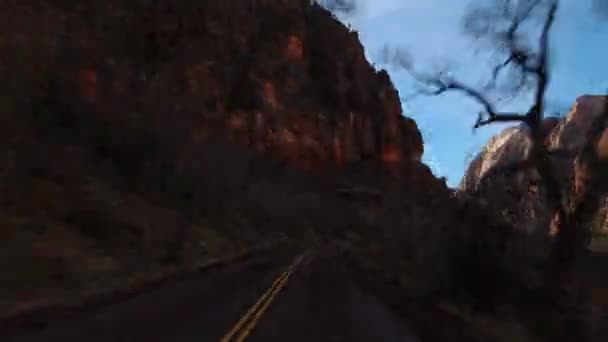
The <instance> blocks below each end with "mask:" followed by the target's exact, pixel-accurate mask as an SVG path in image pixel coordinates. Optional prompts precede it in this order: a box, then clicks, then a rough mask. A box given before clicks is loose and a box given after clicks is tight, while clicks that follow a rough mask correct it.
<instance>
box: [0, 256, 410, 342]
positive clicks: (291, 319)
mask: <svg viewBox="0 0 608 342" xmlns="http://www.w3.org/2000/svg"><path fill="white" fill-rule="evenodd" d="M294 260H295V262H291V261H290V262H285V261H281V260H276V259H275V258H273V257H270V256H266V257H259V258H256V259H255V260H248V261H245V262H242V263H237V264H234V265H229V266H226V267H223V268H219V269H214V270H211V271H208V272H207V273H205V274H203V275H200V276H197V277H193V278H190V279H185V280H180V281H176V282H175V283H173V284H170V285H167V286H165V287H162V288H159V289H156V290H153V291H149V292H147V293H144V294H140V295H138V296H135V297H133V298H131V299H128V300H126V301H123V302H120V303H115V304H111V305H107V306H105V307H102V308H100V309H99V310H97V311H95V312H91V313H88V314H86V315H82V316H81V317H75V318H71V319H66V320H63V321H59V322H54V323H52V324H49V325H48V326H47V327H45V328H44V329H42V330H38V331H24V332H19V334H17V335H13V336H11V337H6V336H5V337H2V332H0V337H1V340H2V341H4V342H9V341H10V342H41V341H45V342H54V341H56V342H72V341H74V342H75V341H93V342H95V341H104V342H110V341H111V342H122V341H129V342H132V341H176V342H178V341H179V342H186V341H197V342H201V341H252V342H259V341H307V342H310V341H323V342H325V341H327V342H337V341H353V342H357V341H389V342H390V341H405V342H415V341H418V340H417V339H416V338H414V337H413V336H412V335H411V333H410V331H409V330H408V329H407V327H406V325H405V324H404V322H403V321H401V320H400V319H399V318H398V317H396V316H395V315H394V314H392V313H391V312H390V311H389V310H388V309H387V307H386V306H385V305H384V304H383V303H381V302H380V301H379V300H378V299H376V298H375V297H373V296H371V295H368V294H366V293H365V292H364V291H362V290H361V289H360V288H359V287H358V286H357V285H356V284H355V282H354V281H352V280H351V278H350V277H349V276H348V273H347V272H346V270H345V269H344V267H343V266H342V265H341V263H340V262H339V261H337V259H334V258H333V255H332V254H331V253H324V252H315V253H307V254H303V255H300V256H299V257H298V258H295V259H294ZM252 308H253V310H252ZM247 313H249V314H250V315H247ZM245 318H246V319H245ZM238 322H241V324H240V325H239V324H237V323H238ZM231 331H232V334H229V333H230V332H231Z"/></svg>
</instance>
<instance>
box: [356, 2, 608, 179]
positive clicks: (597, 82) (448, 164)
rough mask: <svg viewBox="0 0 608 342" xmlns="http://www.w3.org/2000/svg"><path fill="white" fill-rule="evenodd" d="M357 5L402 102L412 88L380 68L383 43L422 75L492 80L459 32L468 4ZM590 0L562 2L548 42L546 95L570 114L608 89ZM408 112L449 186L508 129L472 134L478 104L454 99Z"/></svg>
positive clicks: (374, 54)
mask: <svg viewBox="0 0 608 342" xmlns="http://www.w3.org/2000/svg"><path fill="white" fill-rule="evenodd" d="M358 1H359V2H360V3H361V5H362V6H363V7H362V9H363V10H362V11H360V13H358V14H357V15H356V16H355V17H351V18H348V21H349V22H350V24H351V26H352V28H353V29H355V30H357V31H359V37H360V39H361V41H362V43H363V45H364V46H365V49H366V54H367V57H368V59H369V60H370V61H371V62H373V63H375V64H376V65H377V66H378V67H382V68H385V69H387V70H388V72H389V74H390V75H391V78H392V79H393V82H394V83H395V85H396V87H397V89H398V90H399V92H400V94H401V95H402V96H405V95H407V94H409V93H411V92H412V91H413V90H414V89H415V88H412V86H413V82H412V80H411V78H410V77H408V75H407V73H405V72H404V71H402V70H399V68H397V67H393V66H390V65H382V64H380V63H379V61H380V59H379V54H378V52H379V51H380V49H381V48H382V47H383V46H384V45H385V44H389V45H390V46H394V47H404V48H407V49H408V51H409V52H410V53H411V54H412V56H413V57H414V60H415V63H416V66H419V68H421V69H423V70H424V69H425V68H426V69H429V70H432V67H433V65H436V64H439V65H444V64H446V63H447V64H448V65H449V66H450V69H451V70H454V75H455V77H456V78H458V79H460V80H463V81H466V82H468V83H470V84H472V85H474V84H475V81H478V80H481V79H483V77H484V75H487V70H488V69H484V65H486V66H487V64H484V63H483V62H487V61H488V60H487V58H484V56H483V54H479V49H476V48H478V47H479V44H476V43H475V42H474V41H472V40H471V39H470V38H468V37H465V36H464V35H463V34H462V30H461V27H462V26H461V17H462V14H463V13H464V10H465V8H466V6H467V5H468V4H469V3H470V1H471V0H423V1H421V0H358ZM591 1H592V0H562V1H561V3H560V5H561V7H560V8H559V11H558V13H557V17H556V21H555V24H554V27H553V31H552V36H551V48H552V65H553V76H552V77H553V78H552V81H551V83H550V85H549V89H548V92H547V97H548V102H549V103H550V104H551V103H554V104H557V105H558V106H559V108H566V109H567V108H569V107H570V106H571V104H572V103H573V102H574V100H575V99H576V98H577V97H578V96H580V95H582V94H598V93H605V92H606V89H608V67H606V62H607V61H608V44H606V42H607V40H608V20H605V21H604V22H599V21H598V20H595V19H594V18H593V16H592V10H591ZM475 51H477V52H478V53H477V54H476V53H475ZM602 63H604V65H602ZM519 108H524V109H527V102H526V99H525V98H522V99H516V100H514V101H513V102H512V103H510V104H508V105H507V106H505V107H501V108H500V109H511V110H512V109H519ZM403 111H404V113H405V114H406V115H408V116H410V117H413V118H414V119H415V120H416V122H417V123H418V126H419V128H420V130H421V131H422V134H423V137H424V140H425V153H424V161H425V162H426V163H427V164H429V165H430V166H431V168H432V169H433V172H434V173H435V174H436V175H437V176H444V177H446V178H447V179H448V184H449V185H451V186H457V185H458V183H459V182H460V179H461V177H462V175H463V173H464V171H465V168H466V165H467V160H468V159H469V158H470V156H471V155H473V154H475V153H477V152H478V151H479V150H480V149H481V147H482V146H483V145H484V144H485V143H486V141H487V140H488V139H489V138H490V137H491V136H492V135H494V134H496V133H498V132H499V131H500V130H502V129H503V128H504V127H505V126H504V125H501V126H499V125H492V126H488V127H485V128H481V129H479V130H477V131H476V132H475V133H473V131H472V125H473V123H474V121H475V118H476V113H477V112H479V106H478V105H477V104H476V103H475V102H473V101H471V100H470V99H467V98H465V97H463V96H462V95H460V94H454V93H452V94H445V95H442V96H438V97H417V98H416V99H414V100H412V101H409V102H407V103H403Z"/></svg>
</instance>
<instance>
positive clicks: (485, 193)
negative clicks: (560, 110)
mask: <svg viewBox="0 0 608 342" xmlns="http://www.w3.org/2000/svg"><path fill="white" fill-rule="evenodd" d="M606 98H607V97H605V96H592V95H586V96H581V97H579V98H577V100H576V102H575V104H574V106H573V107H572V109H571V110H570V112H569V113H568V114H567V115H566V117H564V118H559V119H558V118H547V119H545V121H544V122H543V131H544V136H545V144H546V146H547V148H548V149H549V151H551V153H552V157H551V158H552V159H551V161H552V163H553V168H554V172H555V174H556V177H557V178H558V181H559V183H560V184H561V187H562V191H563V193H564V194H565V195H566V196H565V198H564V200H565V201H568V200H569V199H570V198H571V197H572V195H573V191H574V190H575V188H576V179H577V170H576V167H575V160H576V158H577V156H579V154H580V152H581V149H582V148H583V146H584V145H585V143H587V140H588V138H589V136H590V130H591V128H592V123H593V122H594V120H595V119H597V118H598V117H599V116H600V115H601V114H602V113H603V112H602V111H603V108H604V107H603V106H604V103H605V101H606ZM607 137H608V130H606V131H605V132H604V133H603V135H602V137H601V138H600V139H599V141H598V142H597V153H598V155H601V154H602V153H604V155H605V151H606V144H608V143H607V141H606V140H607V139H608V138H607ZM530 143H531V140H530V136H529V129H528V127H527V126H525V125H519V126H515V127H510V128H507V129H505V130H504V131H503V132H501V133H500V134H498V135H497V136H495V137H493V138H492V139H491V140H490V141H489V142H488V144H487V145H486V146H485V147H484V148H483V150H482V151H481V152H480V153H479V154H478V155H477V156H476V157H475V158H474V160H473V161H472V162H471V164H470V166H469V168H468V170H467V171H466V173H465V176H464V177H463V179H462V181H461V184H460V188H461V190H462V191H465V192H467V193H471V194H475V195H477V196H480V197H481V198H484V199H486V200H488V201H493V203H495V204H496V205H497V206H498V207H499V208H502V209H501V213H502V215H503V217H504V218H505V219H506V220H507V221H509V222H510V223H512V224H513V225H514V226H515V227H517V228H519V229H521V230H523V231H527V232H529V233H540V234H546V233H549V234H555V233H556V231H555V229H554V228H555V227H551V224H550V223H551V220H552V212H551V211H550V210H549V207H548V203H547V201H546V196H545V192H546V190H545V189H544V188H543V187H542V186H541V184H542V183H541V182H540V175H539V174H538V172H537V171H536V170H535V169H534V168H532V167H528V166H529V165H527V166H526V165H525V161H526V159H527V157H528V154H529V153H530V147H531V145H530ZM605 208H606V207H605ZM602 213H603V214H602ZM602 213H598V215H604V216H603V219H601V220H600V219H599V218H598V220H600V221H601V222H606V219H605V210H604V211H602ZM600 226H601V225H600ZM599 229H608V226H606V227H605V228H599Z"/></svg>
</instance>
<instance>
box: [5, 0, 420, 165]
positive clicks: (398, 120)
mask: <svg viewBox="0 0 608 342" xmlns="http://www.w3.org/2000/svg"><path fill="white" fill-rule="evenodd" d="M151 4H152V2H147V1H132V2H127V1H117V0H113V1H107V2H104V3H97V4H93V3H90V4H89V3H86V4H85V3H78V4H76V3H74V4H73V5H72V6H68V5H65V6H64V5H42V4H40V3H39V2H37V1H33V0H31V1H20V2H18V5H14V6H15V7H12V5H11V6H9V5H3V6H4V7H7V9H8V10H6V11H2V12H1V13H0V25H1V26H2V30H3V32H7V36H6V38H4V39H3V42H2V43H3V44H2V47H1V49H2V55H3V57H4V61H5V63H3V64H4V67H5V69H6V70H3V71H6V73H8V74H10V73H14V72H19V73H21V74H25V75H26V76H25V78H26V79H28V80H34V81H33V84H35V85H36V86H37V87H39V89H38V90H39V92H40V94H41V96H44V94H45V93H48V92H49V91H53V92H55V93H54V96H55V97H56V96H57V94H59V95H60V96H61V97H62V98H65V99H69V102H70V103H71V104H73V103H78V106H80V107H79V108H85V107H86V108H87V109H86V111H87V112H89V113H90V112H92V113H94V115H95V116H96V117H97V118H98V121H99V120H101V121H103V122H106V123H108V124H109V125H111V126H113V127H115V128H116V129H121V128H122V129H125V127H137V129H138V131H144V132H146V134H151V135H153V136H156V137H158V138H159V139H160V140H161V141H162V144H164V145H168V144H169V145H170V144H173V145H174V148H175V149H177V150H178V151H181V152H180V153H185V152H184V151H185V150H193V148H192V146H196V145H199V144H204V143H205V142H207V141H208V140H209V139H212V138H214V137H218V136H221V137H223V138H225V137H228V139H230V140H231V141H233V142H238V143H241V144H245V145H247V146H251V147H252V148H254V149H255V150H256V151H258V152H260V153H265V154H266V153H271V154H272V155H278V156H281V157H282V158H283V159H285V160H287V161H289V163H291V164H293V165H297V166H299V167H302V168H305V169H308V170H311V169H316V170H319V169H325V168H327V167H330V166H331V167H333V166H334V165H342V164H344V163H348V162H353V161H358V160H362V159H368V160H369V159H371V160H382V161H383V162H384V163H385V164H387V165H389V166H391V169H393V170H395V172H398V173H403V172H402V170H403V169H402V168H401V167H402V166H403V164H408V163H411V161H414V162H417V161H419V160H420V157H421V155H422V153H423V145H422V139H421V135H420V132H419V131H418V129H417V127H416V124H415V122H414V121H413V120H411V119H409V118H406V117H404V116H402V113H401V104H400V101H399V96H398V93H397V91H396V90H395V88H394V86H393V85H392V83H391V81H390V79H389V77H388V75H387V73H386V72H383V71H380V72H377V71H376V70H374V69H373V68H372V67H371V66H370V65H369V63H368V62H367V60H366V59H365V57H364V52H363V47H362V46H361V44H360V42H359V40H358V37H357V33H355V32H350V31H349V30H348V29H347V28H346V27H344V26H343V25H342V24H341V23H340V22H339V21H337V20H336V19H335V18H334V17H333V16H332V15H331V14H330V13H329V12H327V11H326V10H324V9H323V8H321V7H320V6H317V5H310V1H308V0H301V1H277V0H272V1H270V0H262V1H251V0H247V1H242V0H239V1H236V0H227V1H221V2H220V1H198V2H193V1H185V0H184V1H180V0H175V1H165V2H163V3H162V5H160V4H159V5H151ZM9 7H10V8H9ZM26 9H27V11H26ZM8 32H10V33H8ZM23 51H30V52H31V53H26V54H24V53H23ZM49 80H51V81H52V82H51V83H52V85H51V86H47V83H49ZM50 88H52V89H50ZM75 115H79V114H75ZM83 115H84V114H83ZM134 134H135V133H134ZM190 157H192V156H190Z"/></svg>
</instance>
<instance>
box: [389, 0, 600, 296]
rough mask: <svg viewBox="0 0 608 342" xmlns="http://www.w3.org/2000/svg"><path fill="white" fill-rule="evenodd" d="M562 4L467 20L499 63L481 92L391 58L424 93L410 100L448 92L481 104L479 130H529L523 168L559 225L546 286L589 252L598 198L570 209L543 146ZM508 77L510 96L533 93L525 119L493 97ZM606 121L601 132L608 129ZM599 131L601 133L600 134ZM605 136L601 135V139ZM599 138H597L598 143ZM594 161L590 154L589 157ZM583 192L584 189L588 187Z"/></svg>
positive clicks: (491, 10) (535, 3)
mask: <svg viewBox="0 0 608 342" xmlns="http://www.w3.org/2000/svg"><path fill="white" fill-rule="evenodd" d="M558 5H559V1H558V0H493V1H487V2H485V4H483V5H479V3H476V4H475V6H474V7H471V8H470V9H469V10H468V11H467V14H466V15H465V17H464V29H465V32H466V33H467V34H468V35H471V36H473V37H474V38H477V39H479V41H480V42H482V43H487V44H489V47H490V48H491V51H492V55H494V56H497V57H498V62H497V63H496V65H494V66H493V69H492V71H491V75H490V78H489V81H488V82H487V84H486V85H485V86H483V87H481V89H476V88H475V87H472V86H470V85H467V84H465V83H464V82H462V81H459V80H457V79H455V78H454V77H452V76H451V75H450V73H449V72H448V71H446V70H443V71H439V72H436V73H434V74H427V73H422V72H420V71H419V70H417V69H416V68H415V67H414V65H413V63H412V59H411V58H410V57H409V56H408V55H407V53H403V52H398V53H396V54H393V55H392V56H390V55H386V54H388V53H389V52H387V51H385V52H384V53H385V55H386V56H385V58H389V59H391V60H392V62H396V63H398V64H399V65H400V66H402V67H403V68H404V69H405V70H407V71H408V72H409V74H410V75H411V76H412V77H413V78H414V79H415V80H416V81H417V82H418V83H419V84H420V85H422V87H421V88H420V89H418V90H417V91H415V92H414V93H413V94H411V95H410V96H409V97H406V99H408V98H409V99H411V98H412V97H415V96H419V95H431V96H432V95H440V94H444V93H446V92H460V93H462V94H464V95H466V96H468V97H469V98H472V99H473V100H475V101H477V102H478V103H479V104H480V105H481V106H482V108H483V110H482V111H481V112H480V113H479V115H478V118H477V121H476V122H475V125H474V128H479V127H482V126H486V125H489V124H492V123H495V122H520V123H523V124H525V125H527V126H528V128H529V132H530V135H531V138H532V139H531V140H532V146H531V153H530V154H529V156H528V158H527V159H526V160H525V161H524V162H523V163H522V165H520V167H534V168H536V169H537V171H538V173H539V174H540V175H541V181H542V182H544V186H545V188H546V190H547V200H548V203H549V205H550V207H551V208H552V209H553V210H554V211H555V215H556V216H555V218H556V221H557V222H558V225H559V232H558V236H557V238H556V240H555V243H554V247H553V250H552V258H551V259H550V262H549V265H548V267H547V277H548V278H547V283H552V284H554V283H555V281H559V280H558V279H557V278H559V277H560V275H561V274H564V273H565V272H567V271H568V270H569V269H570V266H572V265H573V262H574V261H575V259H576V257H577V255H579V254H580V252H581V251H582V250H583V248H584V244H585V242H584V241H585V240H586V239H585V235H586V232H584V231H583V229H582V222H583V220H584V219H585V216H586V215H588V214H589V213H590V212H592V211H593V210H594V209H597V204H596V202H597V200H598V199H599V198H597V197H598V196H597V195H596V194H595V193H594V192H590V191H584V190H583V189H582V188H581V191H582V192H580V193H579V194H577V195H576V196H575V198H574V199H573V200H572V201H571V202H570V203H568V204H565V203H564V201H563V199H564V198H565V195H564V194H563V193H562V190H561V187H560V184H559V182H558V180H557V178H556V176H555V173H554V171H553V170H552V164H551V160H550V154H551V153H554V152H555V151H548V150H547V147H546V145H545V144H544V136H543V130H542V121H543V119H544V117H545V115H546V112H547V109H546V107H547V104H546V102H547V101H546V90H547V85H548V83H549V81H550V77H551V72H550V48H549V40H550V32H551V28H552V26H553V23H554V21H555V15H556V12H557V9H558ZM505 77H508V78H507V79H508V83H509V85H510V86H509V87H507V92H508V93H510V94H509V95H510V96H515V95H517V94H520V93H523V92H528V91H531V92H532V93H531V95H532V97H533V101H532V104H531V105H530V108H529V109H528V110H527V111H526V112H525V113H513V112H501V111H499V110H498V108H497V103H498V102H499V101H497V100H492V99H491V97H490V96H489V95H488V94H490V93H491V92H493V91H500V90H501V88H499V86H498V84H499V81H500V80H501V79H504V78H505ZM605 122H606V120H603V121H601V122H598V125H596V127H600V124H601V127H604V125H605ZM598 130H599V128H598ZM601 132H602V131H601V130H599V131H598V132H596V133H597V134H601ZM596 138H597V137H596ZM587 155H590V154H587ZM597 162H598V161H597V158H595V159H594V158H579V159H577V163H578V164H577V165H579V166H580V167H589V166H590V165H592V164H594V163H597ZM586 184H587V185H588V186H587V188H589V187H593V186H592V185H591V184H595V185H597V184H599V183H598V177H595V176H593V177H588V179H587V181H586ZM583 188H584V187H583Z"/></svg>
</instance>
